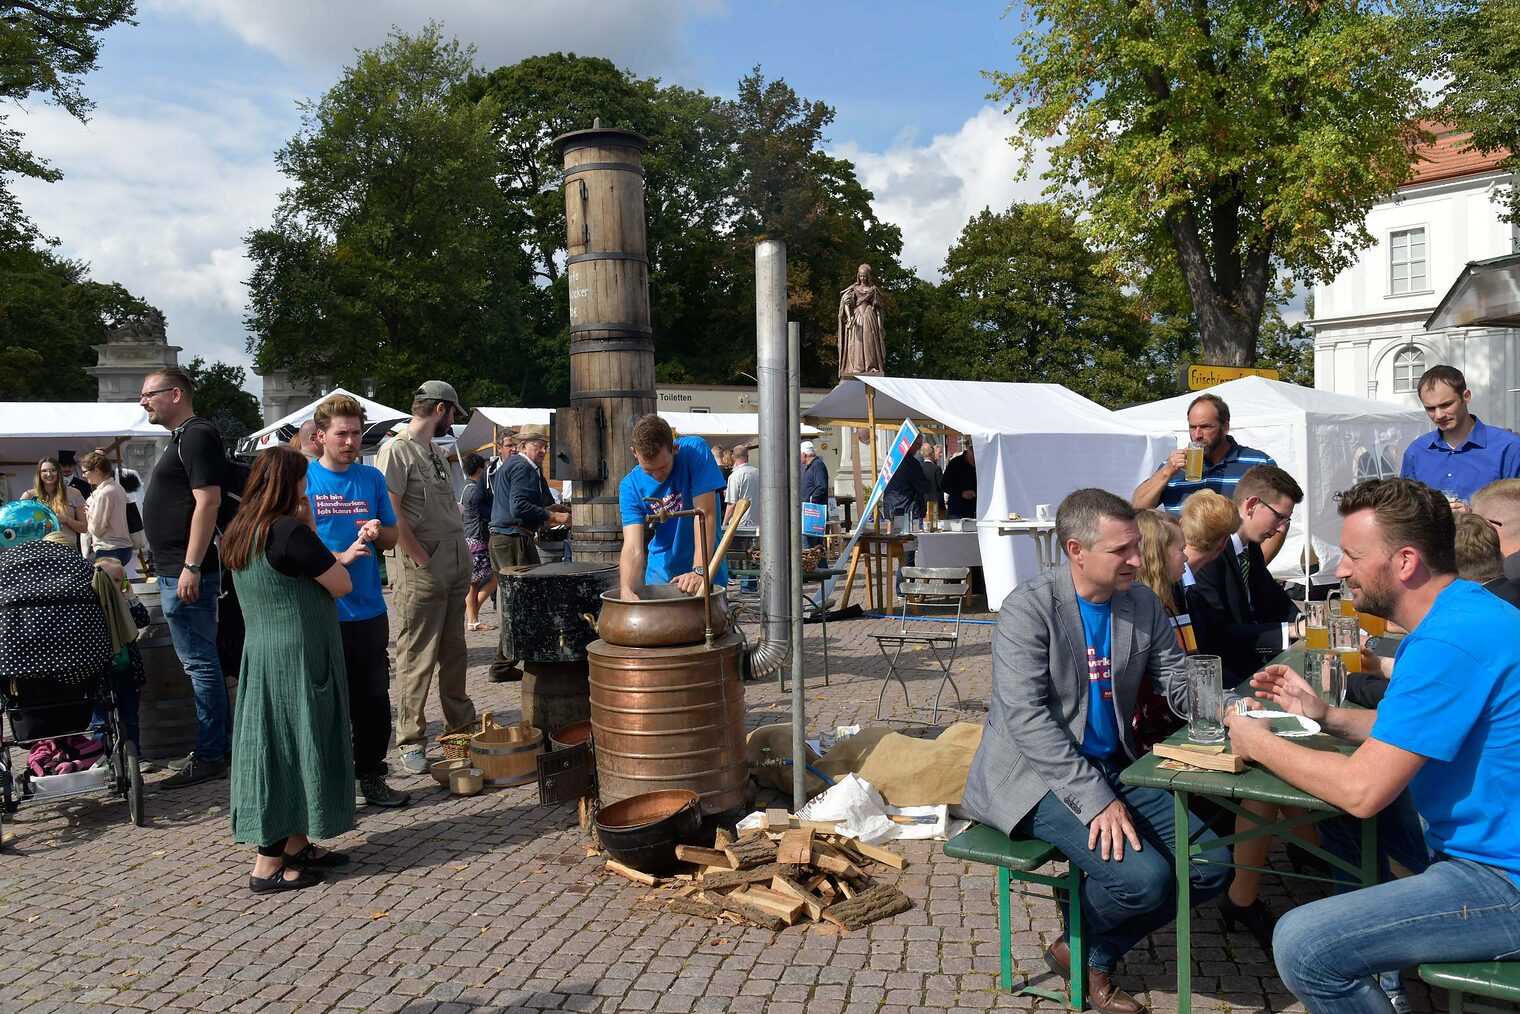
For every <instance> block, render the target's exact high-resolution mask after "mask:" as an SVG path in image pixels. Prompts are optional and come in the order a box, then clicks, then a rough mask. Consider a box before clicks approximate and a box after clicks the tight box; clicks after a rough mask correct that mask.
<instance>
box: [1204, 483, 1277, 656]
mask: <svg viewBox="0 0 1520 1014" xmlns="http://www.w3.org/2000/svg"><path fill="white" fill-rule="evenodd" d="M1303 499H1304V491H1303V490H1302V489H1301V488H1299V485H1298V483H1297V482H1295V481H1294V479H1293V476H1291V475H1289V474H1288V473H1287V472H1285V471H1283V470H1282V469H1281V468H1278V467H1277V466H1276V465H1257V466H1255V467H1254V468H1251V469H1249V470H1247V471H1246V473H1245V474H1244V475H1242V476H1241V477H1240V481H1239V482H1238V483H1236V484H1235V509H1236V510H1237V511H1239V512H1240V528H1239V530H1238V531H1236V532H1235V534H1234V535H1232V536H1231V537H1230V541H1229V542H1227V543H1226V544H1225V547H1224V551H1223V552H1222V553H1220V554H1219V556H1218V558H1217V559H1215V560H1214V562H1213V563H1211V564H1209V565H1208V566H1207V567H1204V568H1203V569H1202V570H1201V571H1199V572H1198V574H1197V575H1196V578H1197V580H1196V582H1195V583H1194V584H1193V586H1192V587H1191V588H1190V589H1188V596H1187V598H1188V611H1189V612H1190V613H1191V614H1192V617H1193V631H1194V633H1195V634H1196V635H1197V637H1198V650H1199V651H1203V652H1206V653H1208V654H1211V655H1218V656H1219V657H1220V659H1221V660H1222V661H1223V664H1224V668H1225V670H1226V671H1227V672H1231V673H1234V674H1235V675H1236V676H1239V677H1241V678H1244V677H1246V676H1248V675H1250V674H1251V673H1253V672H1256V671H1257V670H1258V669H1260V668H1261V667H1262V665H1263V664H1264V663H1266V662H1267V661H1270V660H1271V659H1272V658H1273V657H1274V656H1276V655H1277V654H1278V653H1279V652H1281V651H1282V650H1283V649H1284V648H1286V647H1288V645H1289V644H1290V643H1291V641H1292V639H1293V638H1295V637H1301V636H1303V620H1302V618H1301V617H1300V615H1299V611H1298V607H1297V606H1295V605H1294V604H1293V600H1292V599H1290V598H1289V597H1288V593H1287V592H1285V591H1283V588H1282V586H1281V585H1280V584H1278V583H1277V581H1276V580H1275V579H1274V578H1273V577H1272V575H1271V573H1270V572H1269V571H1268V570H1267V560H1266V557H1265V556H1264V555H1263V554H1262V549H1261V544H1262V543H1263V542H1266V541H1267V540H1268V539H1271V538H1272V537H1273V536H1276V535H1277V534H1278V533H1281V532H1286V531H1287V530H1288V524H1289V521H1290V519H1291V518H1292V515H1293V509H1294V508H1295V507H1297V506H1298V505H1299V504H1300V503H1301V502H1302V501H1303Z"/></svg>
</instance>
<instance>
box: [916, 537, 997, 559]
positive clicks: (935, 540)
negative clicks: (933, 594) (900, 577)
mask: <svg viewBox="0 0 1520 1014" xmlns="http://www.w3.org/2000/svg"><path fill="white" fill-rule="evenodd" d="M917 539H918V560H917V562H916V563H915V564H914V566H917V567H980V566H981V565H982V550H981V547H980V546H979V545H978V541H977V536H976V532H974V531H973V532H923V533H920V534H919V535H918V536H917Z"/></svg>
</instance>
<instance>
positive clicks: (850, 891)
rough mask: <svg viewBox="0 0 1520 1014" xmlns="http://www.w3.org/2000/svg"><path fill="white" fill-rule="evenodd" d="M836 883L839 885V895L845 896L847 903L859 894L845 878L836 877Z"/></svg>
mask: <svg viewBox="0 0 1520 1014" xmlns="http://www.w3.org/2000/svg"><path fill="white" fill-rule="evenodd" d="M834 882H835V883H836V884H838V885H839V893H840V894H842V895H843V896H844V899H845V900H846V901H848V900H850V899H851V898H853V897H855V895H856V894H858V893H859V892H858V891H856V890H855V888H853V887H851V886H850V882H849V881H848V880H846V879H844V878H843V877H835V878H834Z"/></svg>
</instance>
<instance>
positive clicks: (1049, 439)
mask: <svg viewBox="0 0 1520 1014" xmlns="http://www.w3.org/2000/svg"><path fill="white" fill-rule="evenodd" d="M868 390H869V391H872V392H874V397H873V400H874V406H868V404H867V391H868ZM872 407H874V415H875V419H876V422H877V424H878V426H883V427H889V428H891V429H892V430H894V431H895V430H896V429H897V426H898V425H899V424H900V423H901V421H902V420H903V419H913V420H914V421H915V422H917V423H920V424H923V423H927V424H929V425H931V426H935V427H936V428H944V429H948V430H953V431H955V432H958V433H963V434H965V435H967V436H969V437H971V438H972V440H973V441H974V443H975V446H976V485H977V504H978V514H979V520H981V521H988V522H996V521H999V520H1003V519H1005V518H1007V517H1008V514H1009V512H1010V511H1016V512H1018V513H1019V514H1021V515H1023V516H1024V517H1026V518H1032V517H1034V513H1035V510H1034V509H1035V505H1036V504H1042V503H1048V504H1051V505H1055V504H1057V503H1059V502H1060V501H1061V499H1062V498H1063V497H1064V496H1066V494H1068V493H1070V492H1071V491H1072V490H1075V489H1080V488H1082V487H1085V486H1100V487H1102V488H1104V489H1111V490H1114V491H1115V492H1117V493H1119V494H1120V495H1121V496H1125V497H1128V495H1129V493H1130V492H1131V491H1132V490H1134V488H1135V486H1137V485H1138V484H1139V483H1140V481H1141V480H1142V479H1143V478H1144V477H1145V476H1146V475H1147V474H1149V472H1150V471H1151V470H1152V468H1153V467H1154V466H1153V464H1152V462H1154V461H1155V460H1156V458H1157V457H1159V456H1161V455H1163V454H1164V453H1165V452H1166V451H1168V450H1170V449H1171V446H1172V443H1171V440H1170V439H1169V438H1167V437H1163V436H1160V435H1159V434H1157V433H1152V432H1147V431H1146V430H1145V429H1142V428H1138V427H1135V426H1134V425H1132V424H1130V423H1126V422H1124V421H1122V420H1120V419H1119V418H1118V417H1117V416H1115V414H1114V413H1113V412H1110V411H1109V410H1108V409H1106V408H1104V407H1103V406H1101V405H1099V404H1097V403H1096V402H1093V401H1089V400H1087V399H1086V398H1084V397H1082V396H1081V395H1079V394H1076V393H1075V392H1073V391H1069V390H1067V389H1066V388H1064V387H1062V386H1060V385H1059V384H998V383H984V382H978V381H963V380H919V379H914V378H908V377H857V378H855V379H853V380H846V381H844V382H843V383H841V384H840V385H839V386H838V387H836V388H834V390H833V391H830V392H829V393H828V394H827V395H825V396H824V398H823V400H822V401H820V402H818V403H817V404H816V405H814V406H813V407H812V408H811V409H809V410H808V412H807V417H808V418H809V419H812V420H815V421H817V422H819V423H823V424H827V425H838V426H865V425H866V419H867V416H868V415H869V414H871V413H870V409H871V408H872ZM978 542H979V545H980V547H981V553H982V568H983V571H984V574H985V576H986V580H987V603H988V605H989V606H990V607H991V608H993V609H997V608H999V607H1000V606H1001V605H1002V602H1003V599H1004V597H1006V596H1007V594H1008V593H1009V592H1010V591H1012V590H1013V588H1014V586H1015V585H1017V584H1018V582H1019V581H1020V580H1027V579H1028V578H1030V577H1033V576H1034V575H1035V574H1037V573H1038V562H1037V560H1036V557H1035V550H1034V545H1033V543H1032V542H1031V541H1030V540H1028V539H1018V538H1010V537H1008V536H1005V535H999V534H998V533H997V532H996V530H994V529H992V528H991V527H988V526H982V527H981V528H980V529H979V532H978Z"/></svg>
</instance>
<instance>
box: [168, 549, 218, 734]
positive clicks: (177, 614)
mask: <svg viewBox="0 0 1520 1014" xmlns="http://www.w3.org/2000/svg"><path fill="white" fill-rule="evenodd" d="M178 584H179V581H178V579H177V578H172V577H164V576H162V575H160V576H159V579H158V587H159V601H160V603H161V604H162V605H163V608H164V622H166V623H167V624H168V625H169V636H170V637H171V638H173V639H174V653H175V654H176V655H178V656H179V664H180V665H181V666H182V667H183V668H184V670H185V675H186V676H188V677H190V686H191V687H192V688H193V689H194V691H195V719H196V724H197V725H198V728H197V729H196V733H195V755H196V756H197V757H199V758H200V759H201V760H203V761H207V762H209V763H212V764H216V763H219V762H221V761H222V760H224V759H225V758H226V756H227V712H228V707H227V681H226V680H225V679H223V678H222V660H221V657H220V656H218V655H217V653H216V599H217V595H218V594H220V593H221V590H222V575H221V574H220V573H219V572H216V573H210V574H202V575H201V589H200V596H199V597H198V598H196V600H195V601H194V602H186V601H184V600H183V599H181V598H180V597H179V594H178V591H177V588H178Z"/></svg>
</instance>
